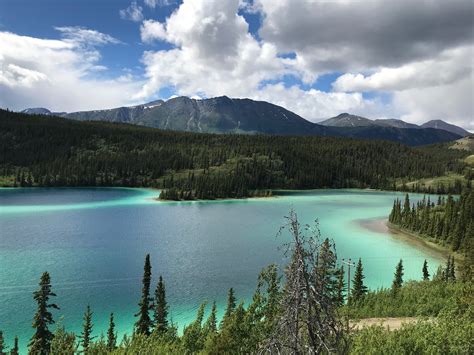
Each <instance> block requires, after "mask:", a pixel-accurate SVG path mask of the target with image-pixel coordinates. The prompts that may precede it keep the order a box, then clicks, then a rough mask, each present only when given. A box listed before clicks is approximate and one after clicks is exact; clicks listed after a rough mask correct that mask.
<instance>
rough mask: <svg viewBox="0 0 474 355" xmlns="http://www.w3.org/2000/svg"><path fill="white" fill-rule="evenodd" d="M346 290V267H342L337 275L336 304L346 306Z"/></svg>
mask: <svg viewBox="0 0 474 355" xmlns="http://www.w3.org/2000/svg"><path fill="white" fill-rule="evenodd" d="M345 289H346V282H345V280H344V266H341V268H340V269H339V271H338V273H337V296H336V304H337V305H338V306H342V305H343V304H344V298H345V297H344V292H345V291H344V290H345Z"/></svg>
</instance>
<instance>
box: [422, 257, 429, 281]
mask: <svg viewBox="0 0 474 355" xmlns="http://www.w3.org/2000/svg"><path fill="white" fill-rule="evenodd" d="M421 271H422V272H423V280H425V281H428V280H429V279H430V273H429V272H428V262H427V261H426V259H425V262H424V263H423V269H422V270H421Z"/></svg>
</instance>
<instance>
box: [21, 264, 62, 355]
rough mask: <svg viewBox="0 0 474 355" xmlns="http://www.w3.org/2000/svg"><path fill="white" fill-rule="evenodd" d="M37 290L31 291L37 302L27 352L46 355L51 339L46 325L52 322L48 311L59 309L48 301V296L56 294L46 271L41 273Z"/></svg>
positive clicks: (51, 336) (51, 334)
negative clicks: (32, 331) (32, 332)
mask: <svg viewBox="0 0 474 355" xmlns="http://www.w3.org/2000/svg"><path fill="white" fill-rule="evenodd" d="M39 286H40V288H39V290H38V291H35V292H34V293H33V298H34V300H35V301H36V303H37V304H38V308H37V310H36V313H35V316H34V318H33V328H34V329H35V333H34V334H33V336H32V338H31V340H30V343H29V344H28V346H29V354H34V355H46V354H49V352H50V346H51V340H52V339H53V333H51V331H50V330H49V328H48V326H49V325H51V324H53V323H54V320H53V315H52V314H51V312H50V311H49V309H50V308H53V309H59V307H58V306H57V305H56V304H54V303H49V298H50V297H53V296H56V294H55V293H53V292H52V291H51V278H50V276H49V273H48V272H44V273H43V275H41V279H40V283H39Z"/></svg>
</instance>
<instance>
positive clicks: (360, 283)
mask: <svg viewBox="0 0 474 355" xmlns="http://www.w3.org/2000/svg"><path fill="white" fill-rule="evenodd" d="M364 279H365V276H364V268H363V267H362V260H361V259H360V258H359V261H358V262H357V266H356V269H355V273H354V279H353V280H352V285H353V286H352V290H351V295H350V298H349V301H350V302H351V303H357V302H359V301H361V300H362V299H363V298H364V296H365V295H366V293H367V286H365V285H364Z"/></svg>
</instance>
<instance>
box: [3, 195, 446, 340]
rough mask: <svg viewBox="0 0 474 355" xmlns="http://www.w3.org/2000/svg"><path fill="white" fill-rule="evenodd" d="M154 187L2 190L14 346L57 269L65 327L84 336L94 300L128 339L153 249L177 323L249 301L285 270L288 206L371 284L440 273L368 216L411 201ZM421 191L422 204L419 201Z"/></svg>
mask: <svg viewBox="0 0 474 355" xmlns="http://www.w3.org/2000/svg"><path fill="white" fill-rule="evenodd" d="M157 195H158V192H157V191H156V190H147V189H125V188H123V189H103V188H100V189H99V188H97V189H85V188H84V189H0V329H1V330H3V331H4V333H5V335H6V338H7V341H8V343H9V344H11V343H12V339H13V337H14V336H15V335H18V336H19V337H20V342H21V344H22V346H23V347H24V346H25V344H26V343H27V341H28V339H29V338H30V336H31V334H32V329H31V319H32V316H33V314H34V310H35V304H34V303H33V300H32V292H33V291H34V290H35V289H36V287H37V284H38V280H39V277H40V275H41V273H42V272H43V271H49V273H50V274H51V278H52V283H53V290H54V291H55V292H56V293H57V295H58V296H57V297H56V298H55V302H56V303H57V304H58V305H59V306H60V307H61V310H60V311H56V312H55V313H54V316H55V319H60V318H61V317H62V322H63V323H64V324H65V325H66V327H67V328H68V329H69V330H74V331H80V326H81V322H82V314H83V312H84V309H85V307H86V305H87V304H90V305H91V307H92V309H93V311H94V324H95V325H94V333H95V335H100V333H101V332H105V330H106V328H107V321H108V314H109V313H110V312H114V313H115V315H116V324H117V329H118V331H119V332H120V334H123V333H124V332H129V331H130V330H131V329H132V327H133V322H134V317H133V314H134V313H136V311H137V302H138V299H139V296H140V289H141V274H142V270H143V260H144V256H145V254H146V253H150V255H151V260H152V266H153V269H152V273H153V276H154V282H153V283H154V284H156V280H157V276H158V275H160V274H161V275H163V277H164V279H165V282H166V286H167V296H168V299H169V303H170V306H171V317H172V320H173V321H174V322H176V323H178V324H179V325H180V326H182V325H184V324H185V323H189V322H190V321H191V320H192V319H193V318H194V316H195V312H196V309H197V307H198V305H199V304H200V303H201V302H202V301H204V300H208V301H209V302H212V301H213V300H216V301H217V303H218V306H220V309H221V311H222V308H223V307H224V304H225V298H226V293H227V290H228V288H229V287H234V289H235V290H236V293H237V296H238V297H239V298H241V299H244V300H246V301H249V300H250V299H251V295H252V292H253V290H254V289H255V285H256V279H257V275H258V272H259V271H260V270H261V269H262V268H263V267H264V266H266V265H268V264H270V263H272V262H276V263H280V264H281V263H283V262H284V258H283V256H282V252H281V250H279V249H278V246H280V245H281V244H282V243H283V242H284V241H285V240H286V237H285V236H284V237H279V238H276V237H275V236H276V233H277V231H278V229H279V226H280V225H282V224H283V223H284V218H283V217H284V216H285V215H287V214H288V211H289V210H290V208H294V209H295V211H296V212H297V213H298V216H299V219H300V221H301V222H302V223H311V222H312V221H313V220H314V219H315V218H319V220H320V225H321V230H322V233H323V236H325V237H330V238H333V239H334V241H335V243H336V248H337V253H338V256H339V258H349V257H351V258H352V259H357V258H359V257H361V258H362V260H363V263H364V268H365V275H366V282H367V284H368V286H369V287H371V288H378V287H383V286H384V287H387V286H390V284H391V281H392V278H393V272H394V269H395V265H396V263H397V262H398V260H399V259H400V258H403V260H404V266H405V279H409V278H414V279H420V277H421V267H422V263H423V260H424V259H425V258H426V259H427V260H428V262H429V265H430V269H431V271H434V270H435V269H436V268H437V266H438V265H439V264H440V263H441V262H442V260H441V257H439V256H436V255H435V254H433V253H430V252H429V251H427V250H422V249H419V248H417V247H414V246H413V245H412V244H407V243H406V242H404V241H401V240H399V239H397V238H395V237H394V236H391V235H389V234H387V233H386V232H385V233H384V232H374V231H370V230H367V229H365V228H364V227H362V226H361V225H360V224H359V222H360V220H366V219H376V218H383V217H386V216H387V215H388V214H389V212H390V209H391V207H392V203H393V200H394V198H395V197H397V196H398V197H403V194H398V193H392V192H374V191H361V190H320V191H307V192H302V193H297V194H285V195H282V196H278V197H275V198H271V199H249V200H231V201H212V202H211V201H206V202H181V203H176V202H157V201H154V200H153V197H156V196H157ZM421 197H422V196H421V195H413V196H412V198H415V199H416V198H421Z"/></svg>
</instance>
